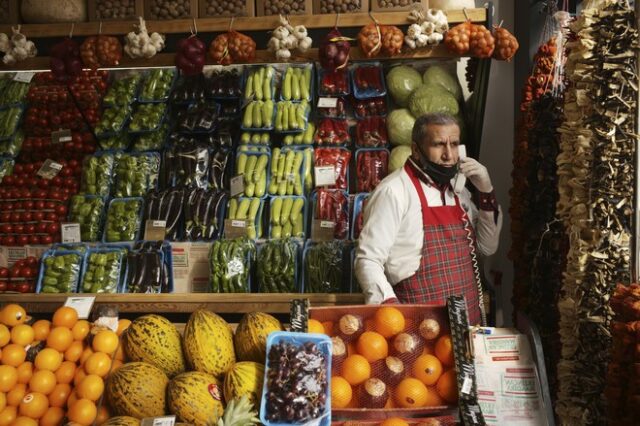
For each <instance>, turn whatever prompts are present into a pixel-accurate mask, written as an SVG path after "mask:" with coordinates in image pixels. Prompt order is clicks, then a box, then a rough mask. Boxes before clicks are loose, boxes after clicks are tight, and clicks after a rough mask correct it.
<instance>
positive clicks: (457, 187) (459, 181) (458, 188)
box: [453, 145, 467, 194]
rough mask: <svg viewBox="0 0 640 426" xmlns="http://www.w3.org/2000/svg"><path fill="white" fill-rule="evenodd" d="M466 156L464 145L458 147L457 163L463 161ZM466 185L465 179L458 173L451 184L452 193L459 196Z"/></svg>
mask: <svg viewBox="0 0 640 426" xmlns="http://www.w3.org/2000/svg"><path fill="white" fill-rule="evenodd" d="M466 156H467V147H466V146H464V145H460V146H458V161H460V160H462V159H464V158H465V157H466ZM466 183H467V177H466V176H465V175H463V174H462V173H460V172H458V174H457V175H456V180H455V181H454V182H453V192H455V193H456V194H460V193H461V192H462V190H463V189H464V185H465V184H466Z"/></svg>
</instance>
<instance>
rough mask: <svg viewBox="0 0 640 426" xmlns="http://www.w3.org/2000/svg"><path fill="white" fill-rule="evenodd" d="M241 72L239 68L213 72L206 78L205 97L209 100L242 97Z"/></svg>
mask: <svg viewBox="0 0 640 426" xmlns="http://www.w3.org/2000/svg"><path fill="white" fill-rule="evenodd" d="M243 76H244V74H243V72H242V69H240V68H232V69H227V68H223V69H220V70H215V71H213V73H212V74H211V75H210V76H208V77H207V80H206V90H207V92H206V95H207V98H210V99H229V98H240V97H242V87H243V83H244V81H243Z"/></svg>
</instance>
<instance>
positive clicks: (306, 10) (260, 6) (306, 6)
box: [256, 0, 313, 25]
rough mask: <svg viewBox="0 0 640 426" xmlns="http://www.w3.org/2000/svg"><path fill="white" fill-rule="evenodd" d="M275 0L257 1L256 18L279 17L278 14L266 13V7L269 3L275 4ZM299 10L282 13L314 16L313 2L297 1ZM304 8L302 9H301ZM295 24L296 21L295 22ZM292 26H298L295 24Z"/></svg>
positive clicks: (308, 0) (307, 0)
mask: <svg viewBox="0 0 640 426" xmlns="http://www.w3.org/2000/svg"><path fill="white" fill-rule="evenodd" d="M274 1H275V0H256V16H275V17H276V18H277V17H278V13H273V12H271V13H265V7H266V5H267V3H268V2H274ZM297 3H298V10H292V11H290V12H286V11H284V10H282V11H280V13H281V14H282V15H312V14H313V0H297ZM300 7H302V8H300ZM294 22H295V21H294ZM292 25H296V24H295V23H293V24H292Z"/></svg>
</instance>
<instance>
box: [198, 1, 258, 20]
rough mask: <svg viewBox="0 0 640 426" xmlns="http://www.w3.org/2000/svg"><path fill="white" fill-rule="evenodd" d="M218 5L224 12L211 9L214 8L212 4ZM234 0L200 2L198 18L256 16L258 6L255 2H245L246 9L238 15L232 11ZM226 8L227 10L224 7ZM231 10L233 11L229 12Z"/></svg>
mask: <svg viewBox="0 0 640 426" xmlns="http://www.w3.org/2000/svg"><path fill="white" fill-rule="evenodd" d="M213 2H215V3H218V4H219V5H221V6H222V7H223V9H224V10H223V11H222V12H220V11H219V10H217V9H210V8H213V7H214V6H213V5H212V4H211V3H213ZM233 3H234V1H233V0H199V2H198V17H199V18H219V17H221V16H229V17H230V16H249V17H253V16H256V4H255V2H254V0H244V8H243V9H242V10H241V11H240V12H238V13H236V12H234V11H233V9H232V6H231V5H232V4H233ZM224 6H226V8H225V7H224ZM229 9H231V10H229Z"/></svg>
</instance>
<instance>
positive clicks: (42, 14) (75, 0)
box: [20, 0, 87, 24]
mask: <svg viewBox="0 0 640 426" xmlns="http://www.w3.org/2000/svg"><path fill="white" fill-rule="evenodd" d="M20 3H21V4H20V13H21V15H22V20H23V21H24V22H25V23H27V24H50V23H53V22H82V21H86V20H87V2H86V1H85V0H56V1H51V0H22V1H21V2H20Z"/></svg>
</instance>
